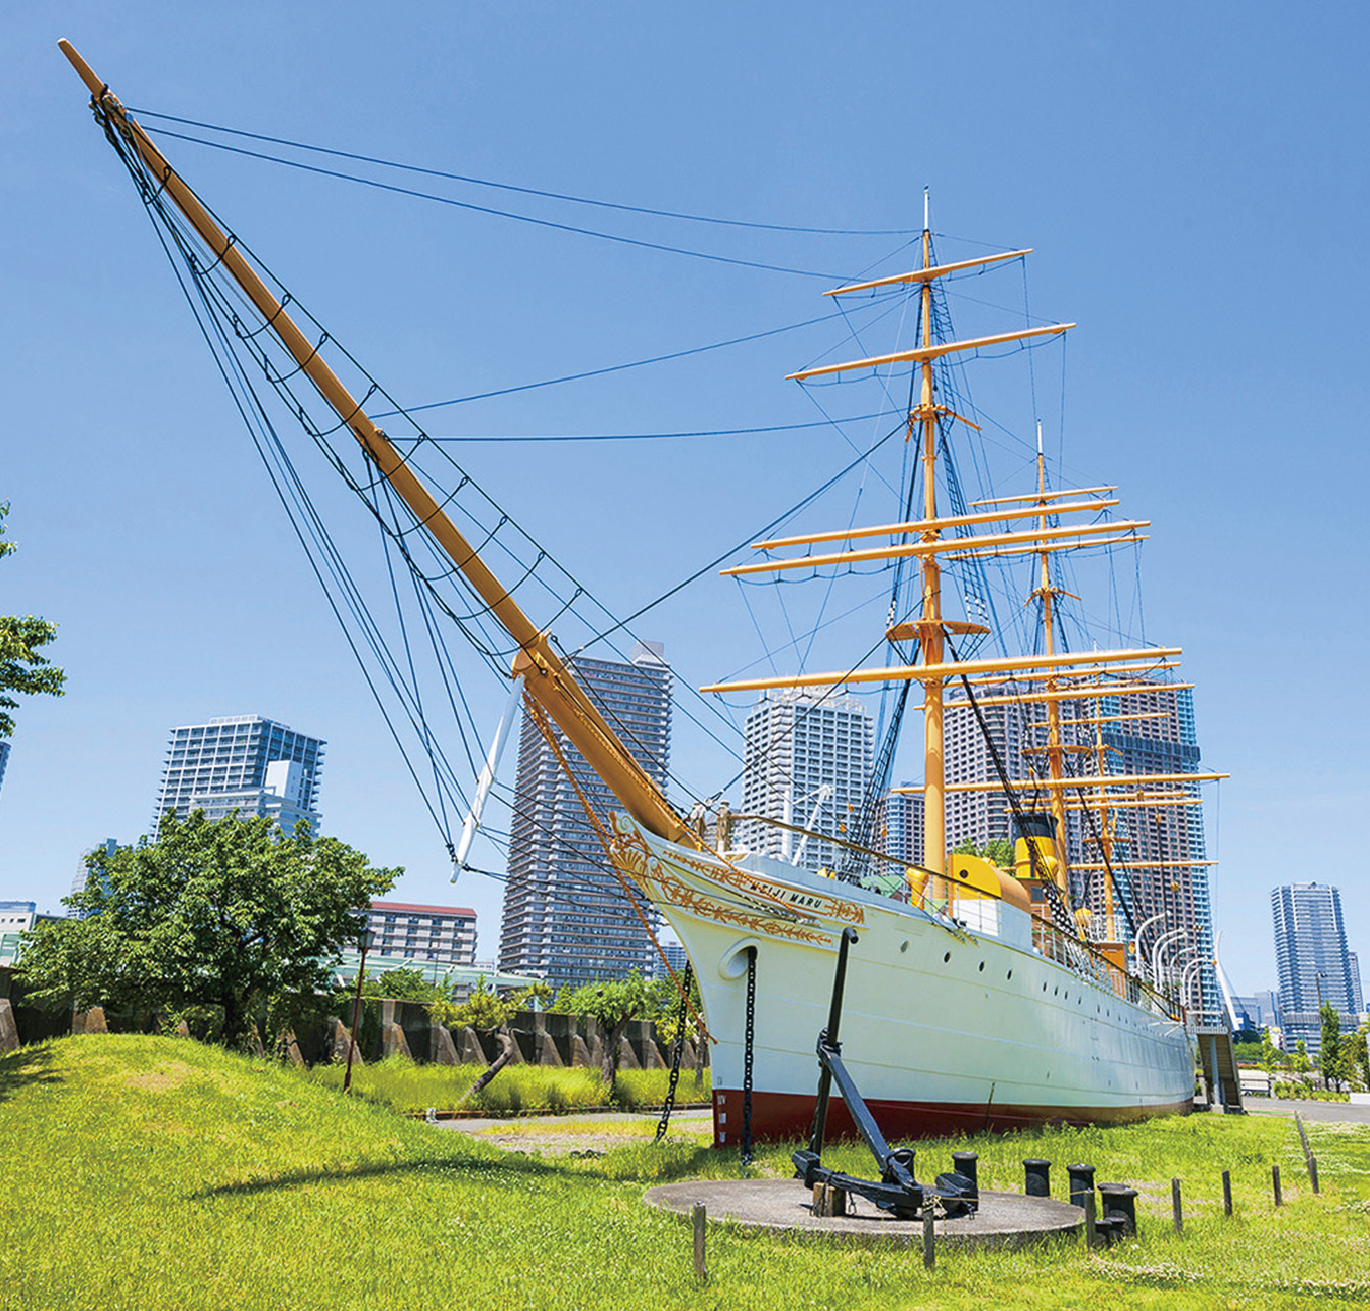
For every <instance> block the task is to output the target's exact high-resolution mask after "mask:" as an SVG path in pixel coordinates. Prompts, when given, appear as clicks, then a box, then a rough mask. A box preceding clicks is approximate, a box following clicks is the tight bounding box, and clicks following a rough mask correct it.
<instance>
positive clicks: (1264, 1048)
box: [1261, 1029, 1283, 1075]
mask: <svg viewBox="0 0 1370 1311" xmlns="http://www.w3.org/2000/svg"><path fill="white" fill-rule="evenodd" d="M1281 1056H1282V1054H1281V1053H1280V1052H1278V1051H1276V1049H1275V1044H1274V1043H1273V1042H1272V1041H1271V1040H1270V1030H1269V1029H1262V1030H1261V1069H1263V1070H1264V1071H1265V1072H1266V1074H1270V1075H1273V1074H1274V1073H1275V1066H1276V1065H1279V1064H1283V1061H1282V1058H1281Z"/></svg>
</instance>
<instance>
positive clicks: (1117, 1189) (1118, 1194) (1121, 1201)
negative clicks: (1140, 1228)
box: [1099, 1184, 1137, 1235]
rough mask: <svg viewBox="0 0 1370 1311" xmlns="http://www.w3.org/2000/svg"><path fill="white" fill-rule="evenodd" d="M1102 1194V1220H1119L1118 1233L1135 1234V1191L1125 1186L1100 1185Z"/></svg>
mask: <svg viewBox="0 0 1370 1311" xmlns="http://www.w3.org/2000/svg"><path fill="white" fill-rule="evenodd" d="M1099 1191H1100V1193H1102V1194H1103V1201H1104V1219H1105V1220H1119V1221H1120V1223H1119V1225H1118V1233H1119V1234H1120V1235H1123V1234H1135V1233H1136V1232H1137V1190H1136V1189H1135V1188H1129V1187H1128V1186H1127V1185H1126V1184H1100V1185H1099Z"/></svg>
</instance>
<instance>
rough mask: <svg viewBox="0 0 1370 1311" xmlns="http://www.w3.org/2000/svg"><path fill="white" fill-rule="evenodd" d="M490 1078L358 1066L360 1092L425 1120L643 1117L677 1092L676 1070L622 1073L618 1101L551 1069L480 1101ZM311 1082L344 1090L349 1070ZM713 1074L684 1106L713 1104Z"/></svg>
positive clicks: (687, 1078)
mask: <svg viewBox="0 0 1370 1311" xmlns="http://www.w3.org/2000/svg"><path fill="white" fill-rule="evenodd" d="M484 1072H485V1067H484V1066H483V1065H418V1064H415V1062H413V1061H411V1060H409V1059H407V1058H406V1057H402V1056H392V1057H389V1058H387V1059H386V1060H383V1061H377V1062H376V1063H375V1064H372V1065H364V1066H354V1067H353V1070H352V1092H353V1093H354V1094H355V1095H356V1096H358V1097H364V1098H366V1099H367V1100H368V1101H373V1102H380V1103H381V1104H382V1105H384V1106H388V1107H390V1109H391V1110H395V1111H402V1112H404V1113H406V1114H410V1115H413V1114H419V1115H421V1114H422V1113H423V1112H424V1111H425V1110H427V1109H428V1108H429V1107H432V1108H433V1110H435V1111H440V1112H442V1111H466V1112H469V1113H471V1114H479V1115H518V1114H520V1113H523V1112H528V1111H534V1112H546V1111H551V1112H555V1113H556V1114H558V1115H560V1114H565V1113H567V1112H573V1111H585V1110H591V1109H594V1108H598V1107H603V1108H607V1109H617V1110H635V1109H637V1108H638V1107H646V1106H660V1105H662V1104H663V1103H664V1102H665V1100H666V1094H667V1091H668V1089H669V1087H670V1081H671V1072H670V1071H669V1070H620V1071H619V1072H618V1074H617V1076H616V1077H615V1079H614V1087H613V1095H612V1096H610V1095H609V1093H608V1092H607V1091H606V1090H605V1086H604V1083H603V1081H602V1080H601V1079H600V1077H599V1071H598V1070H584V1069H549V1068H547V1067H545V1066H541V1065H509V1066H506V1067H505V1068H504V1069H503V1070H501V1071H500V1073H499V1074H498V1075H497V1076H496V1077H495V1078H494V1079H492V1080H491V1081H490V1083H488V1084H487V1085H486V1086H485V1087H484V1088H483V1089H482V1090H481V1092H480V1093H478V1094H477V1095H476V1096H475V1097H468V1096H467V1090H468V1089H469V1088H470V1087H471V1085H472V1084H473V1083H475V1081H476V1080H477V1079H478V1078H479V1077H480V1076H481V1075H482V1074H483V1073H484ZM308 1077H309V1078H310V1079H312V1080H314V1082H316V1083H321V1084H325V1085H327V1086H328V1087H330V1088H335V1089H341V1088H342V1083H343V1067H342V1066H341V1065H316V1066H315V1067H314V1068H313V1069H312V1070H311V1071H310V1072H309V1076H308ZM709 1087H710V1084H709V1072H708V1071H707V1070H706V1071H704V1077H703V1079H702V1080H701V1081H700V1083H699V1084H698V1085H696V1083H695V1077H694V1071H693V1070H682V1071H681V1073H680V1078H679V1082H678V1083H677V1085H676V1104H677V1105H678V1106H679V1105H685V1104H686V1103H689V1102H707V1101H708V1100H709V1098H710V1092H709Z"/></svg>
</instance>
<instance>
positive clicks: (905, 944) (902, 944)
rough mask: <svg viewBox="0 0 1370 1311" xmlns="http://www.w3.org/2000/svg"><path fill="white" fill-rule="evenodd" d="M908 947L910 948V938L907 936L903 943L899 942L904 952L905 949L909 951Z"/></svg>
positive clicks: (900, 948)
mask: <svg viewBox="0 0 1370 1311" xmlns="http://www.w3.org/2000/svg"><path fill="white" fill-rule="evenodd" d="M908 949H909V940H908V939H907V938H905V939H904V941H903V942H901V943H900V944H899V950H900V951H901V952H903V951H908Z"/></svg>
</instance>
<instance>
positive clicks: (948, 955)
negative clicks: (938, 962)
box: [942, 952, 951, 965]
mask: <svg viewBox="0 0 1370 1311" xmlns="http://www.w3.org/2000/svg"><path fill="white" fill-rule="evenodd" d="M950 959H951V952H947V954H946V955H945V956H943V957H942V964H943V965H945V964H946V963H947V962H948V961H949V960H950Z"/></svg>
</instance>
